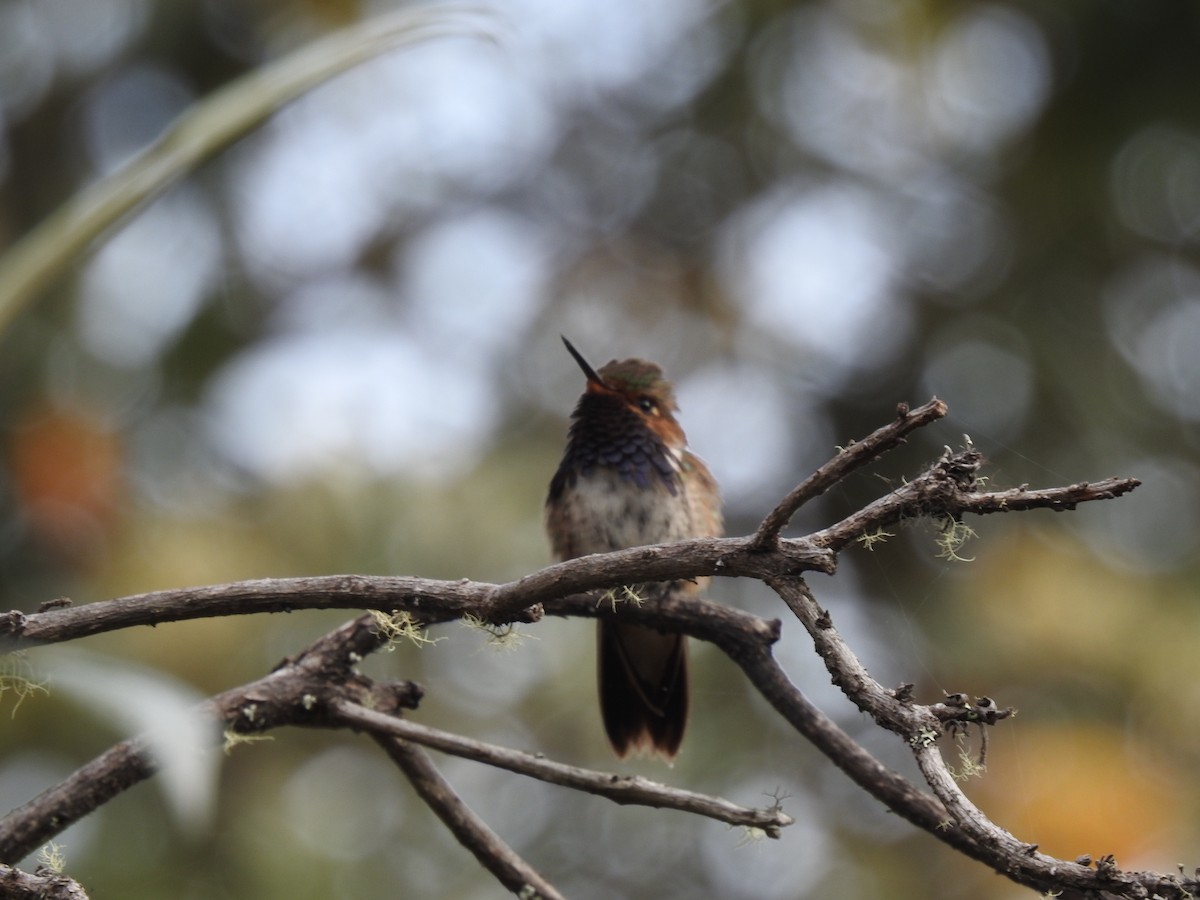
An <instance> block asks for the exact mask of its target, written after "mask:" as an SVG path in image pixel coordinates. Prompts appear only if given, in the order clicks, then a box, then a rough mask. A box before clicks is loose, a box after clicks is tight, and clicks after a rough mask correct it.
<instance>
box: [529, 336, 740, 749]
mask: <svg viewBox="0 0 1200 900" xmlns="http://www.w3.org/2000/svg"><path fill="white" fill-rule="evenodd" d="M563 343H564V344H566V346H567V350H568V351H570V353H571V356H573V357H574V358H575V361H576V362H577V363H579V367H580V368H581V369H583V374H584V375H585V376H586V377H587V387H586V389H585V390H584V392H583V396H582V397H580V398H579V403H578V405H576V407H575V412H574V413H572V415H571V419H572V421H571V428H570V431H569V433H568V435H567V449H566V452H565V453H564V454H563V459H562V462H561V463H560V464H559V467H558V471H557V472H555V473H554V478H553V479H552V480H551V482H550V493H549V496H548V497H547V498H546V530H547V531H548V532H549V535H550V543H551V545H552V547H553V549H554V555H555V556H556V557H557V558H558V559H560V560H563V559H571V558H573V557H576V556H585V555H587V554H589V553H607V552H609V551H612V550H622V549H624V548H626V547H638V546H642V545H644V544H660V543H663V542H666V541H678V540H683V539H685V538H693V537H716V536H719V535H720V534H721V533H722V521H721V506H720V497H719V495H718V491H717V483H716V481H715V480H714V479H713V477H712V473H710V472H709V471H708V467H707V466H705V465H704V463H703V462H701V461H700V459H699V458H698V457H696V456H694V455H693V454H692V453H691V452H690V451H689V450H688V449H687V438H686V437H685V436H684V434H683V429H682V428H680V427H679V423H678V422H676V421H675V416H674V415H673V414H674V413H675V412H676V411H678V407H677V406H676V405H675V394H674V391H673V390H672V389H671V383H670V382H669V381H667V380H666V378H664V377H663V371H662V369H661V368H660V367H659V366H657V365H655V364H654V363H652V362H646V361H645V360H641V359H625V360H621V361H619V362H618V361H617V360H613V361H612V362H610V363H608V364H607V365H605V366H603V367H601V369H600V370H599V371H595V370H594V369H592V367H591V366H590V365H588V363H587V361H586V360H585V359H584V358H583V357H582V356H581V355H580V354H579V351H578V350H576V349H575V348H574V347H573V346H571V342H570V341H568V340H567V339H566V338H565V337H564V338H563ZM707 581H708V579H707V578H705V579H702V580H701V581H672V582H666V583H662V584H650V585H637V586H636V587H635V588H634V590H636V591H637V592H638V594H639V595H640V596H641V597H642V598H643V599H644V600H645V601H646V602H651V603H667V602H670V600H671V598H672V597H676V596H688V595H693V594H696V593H698V592H699V591H700V590H702V589H703V587H704V583H707ZM619 615H620V614H619V611H618V612H617V615H616V617H614V618H605V619H601V620H600V622H599V625H598V629H597V639H598V640H597V658H598V669H599V682H600V713H601V715H602V717H603V719H604V730H605V731H607V732H608V739H609V741H610V742H611V743H612V746H613V750H615V751H616V754H617V756H619V757H621V758H624V757H625V756H626V755H627V754H629V753H630V752H631V751H636V752H651V753H654V752H657V753H659V754H661V755H662V756H663V757H664V758H665V759H666V760H668V761H670V760H673V759H674V758H675V754H676V753H678V752H679V744H680V742H681V741H682V740H683V730H684V726H685V725H686V724H687V713H688V663H687V643H686V639H685V638H684V636H683V635H680V634H669V633H663V632H660V631H657V630H655V629H653V628H648V627H646V626H644V625H635V624H633V623H631V622H622V621H620V618H619Z"/></svg>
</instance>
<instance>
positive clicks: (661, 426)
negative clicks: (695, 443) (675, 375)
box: [562, 337, 686, 446]
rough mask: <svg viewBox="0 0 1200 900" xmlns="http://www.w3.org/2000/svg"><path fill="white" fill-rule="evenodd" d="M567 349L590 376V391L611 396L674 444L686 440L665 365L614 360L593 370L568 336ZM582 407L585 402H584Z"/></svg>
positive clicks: (588, 386) (631, 360) (670, 443)
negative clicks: (677, 415)
mask: <svg viewBox="0 0 1200 900" xmlns="http://www.w3.org/2000/svg"><path fill="white" fill-rule="evenodd" d="M562 340H563V343H564V344H566V346H567V350H568V351H569V352H570V354H571V356H573V357H574V358H575V362H577V363H579V368H581V369H583V374H584V375H585V376H587V389H586V394H585V396H586V395H587V394H595V395H600V396H605V397H610V398H612V400H615V401H618V402H620V403H621V404H622V405H623V406H625V407H626V408H627V409H629V410H630V411H631V412H632V413H633V414H634V415H636V416H637V417H638V418H639V419H641V420H642V421H643V422H644V423H645V425H646V427H647V428H649V429H650V430H651V431H653V432H655V433H656V434H657V435H658V436H659V437H661V438H662V439H663V440H664V441H666V442H667V443H668V444H669V445H671V446H682V445H683V444H684V443H685V441H686V439H685V438H684V436H683V429H682V428H680V427H679V423H678V422H676V421H675V416H674V413H676V412H677V411H678V410H679V407H678V406H677V405H676V404H675V391H674V389H673V388H672V387H671V382H669V381H667V379H666V378H665V377H663V370H662V367H661V366H659V365H657V364H655V363H652V362H647V361H646V360H644V359H622V360H616V359H614V360H612V361H611V362H608V363H605V364H604V365H603V366H601V367H600V370H599V371H596V370H595V369H593V368H592V367H591V366H590V365H588V362H587V360H586V359H584V358H583V356H582V354H580V352H579V351H578V350H576V349H575V348H574V346H572V344H571V342H570V341H568V340H567V339H566V338H565V337H564V338H563V339H562ZM581 408H582V404H581Z"/></svg>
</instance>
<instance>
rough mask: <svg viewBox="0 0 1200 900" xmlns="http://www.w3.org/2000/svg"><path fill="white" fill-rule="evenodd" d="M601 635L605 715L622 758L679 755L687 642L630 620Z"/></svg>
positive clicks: (608, 625) (606, 624) (610, 625)
mask: <svg viewBox="0 0 1200 900" xmlns="http://www.w3.org/2000/svg"><path fill="white" fill-rule="evenodd" d="M597 634H598V653H597V658H598V663H599V675H600V713H601V715H602V716H603V718H604V730H605V731H606V732H608V739H609V741H610V742H611V743H612V746H613V750H614V751H616V754H617V756H619V757H621V758H622V759H624V758H625V757H626V756H627V755H629V753H631V752H633V753H640V752H651V753H655V752H656V753H658V754H660V755H661V756H662V757H663V758H664V759H666V760H667V761H668V762H670V761H671V760H673V759H674V758H675V755H676V754H677V753H678V752H679V745H680V744H681V743H682V742H683V730H684V728H685V727H686V726H687V715H688V665H687V639H686V638H684V636H683V635H681V634H663V633H661V632H658V631H655V630H654V629H652V628H645V627H643V626H641V625H631V624H628V623H624V622H613V621H602V622H600V625H599V629H598V631H597Z"/></svg>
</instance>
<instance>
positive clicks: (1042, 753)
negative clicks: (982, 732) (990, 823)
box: [967, 721, 1189, 868]
mask: <svg viewBox="0 0 1200 900" xmlns="http://www.w3.org/2000/svg"><path fill="white" fill-rule="evenodd" d="M988 763H989V765H988V773H987V774H986V775H985V776H984V777H983V780H982V781H981V782H971V785H976V786H975V787H972V786H971V785H968V787H967V789H968V791H969V792H970V793H971V794H973V795H976V796H975V799H976V802H977V803H978V804H979V805H980V807H981V808H982V809H983V810H984V811H986V812H987V813H988V814H989V815H990V816H991V817H992V819H993V820H994V821H995V822H996V823H997V824H1000V825H1002V826H1003V827H1005V828H1007V829H1009V830H1010V831H1012V832H1013V834H1015V835H1016V836H1017V837H1019V838H1021V839H1022V840H1030V841H1036V842H1037V844H1038V846H1039V848H1040V849H1041V850H1042V852H1044V853H1049V854H1051V855H1053V856H1058V857H1060V858H1064V859H1074V858H1076V857H1077V856H1079V855H1080V854H1083V853H1090V854H1091V855H1092V857H1093V858H1098V857H1100V856H1102V855H1104V854H1106V853H1112V854H1114V855H1115V856H1116V858H1117V862H1118V863H1119V864H1120V865H1122V866H1123V867H1130V866H1143V865H1144V866H1151V867H1160V868H1161V867H1163V866H1169V865H1170V864H1171V863H1170V861H1171V860H1173V859H1174V858H1175V857H1174V853H1175V852H1176V850H1178V849H1179V848H1177V847H1173V844H1172V842H1173V841H1177V840H1178V838H1179V836H1180V835H1181V834H1183V833H1186V829H1184V828H1183V827H1182V825H1183V821H1184V819H1185V818H1186V815H1185V810H1184V809H1183V808H1182V807H1183V806H1185V805H1186V804H1187V803H1188V802H1189V800H1188V796H1187V795H1186V792H1182V791H1179V790H1178V789H1177V788H1176V787H1173V785H1172V776H1173V775H1174V776H1178V775H1179V774H1180V773H1177V772H1174V773H1173V772H1171V771H1168V770H1164V769H1163V763H1162V761H1161V760H1156V759H1154V754H1153V753H1151V752H1150V751H1149V749H1148V748H1146V747H1144V746H1139V744H1138V741H1137V739H1136V738H1135V737H1133V736H1132V735H1129V734H1127V733H1125V732H1124V731H1123V730H1121V729H1119V728H1114V727H1109V726H1105V725H1097V724H1086V725H1082V724H1078V723H1077V724H1063V725H1032V726H1031V725H1030V723H1029V722H1028V721H1026V722H1020V727H1019V734H1017V736H1016V740H1015V742H1012V741H1008V740H1005V739H1003V738H1002V739H1000V740H993V741H992V745H991V750H990V751H989V760H988ZM1176 783H1179V782H1176ZM1164 860H1165V861H1164Z"/></svg>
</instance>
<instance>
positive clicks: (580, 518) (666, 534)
mask: <svg viewBox="0 0 1200 900" xmlns="http://www.w3.org/2000/svg"><path fill="white" fill-rule="evenodd" d="M607 399H608V398H604V397H595V398H593V399H589V397H588V396H585V397H584V399H583V401H581V404H580V408H579V409H578V410H577V411H576V417H575V421H574V423H573V424H572V426H571V432H570V436H569V438H568V441H567V452H566V454H565V456H564V457H563V461H562V464H561V465H560V466H559V468H558V471H557V472H556V473H555V475H554V479H553V480H552V481H551V483H550V495H549V497H548V498H547V501H546V526H547V531H548V532H549V535H550V540H551V543H552V545H553V549H554V553H555V555H556V556H557V557H558V558H559V559H571V558H573V557H576V556H584V555H586V554H589V553H608V552H610V551H613V550H623V549H625V548H627V547H638V546H642V545H645V544H659V543H665V542H667V541H678V540H683V539H685V538H691V537H703V536H707V535H708V534H710V533H711V531H710V530H708V529H707V528H706V526H705V525H704V524H703V523H700V522H698V521H696V519H697V516H696V515H695V510H694V506H695V498H691V497H689V492H690V491H691V490H692V489H694V487H695V484H694V483H693V482H694V479H693V477H692V475H691V474H690V473H689V464H688V463H686V462H685V457H690V454H687V453H686V450H684V449H683V448H682V447H680V448H674V447H671V446H668V445H667V444H666V442H664V441H663V440H662V438H660V437H659V436H658V435H657V434H655V433H654V432H653V431H651V430H650V429H648V428H646V427H645V425H644V424H643V423H642V422H641V421H640V419H638V417H637V416H636V415H635V414H634V413H632V412H630V411H628V410H626V409H623V408H622V407H620V406H618V405H616V404H608V405H606V403H605V401H606V400H607Z"/></svg>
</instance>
